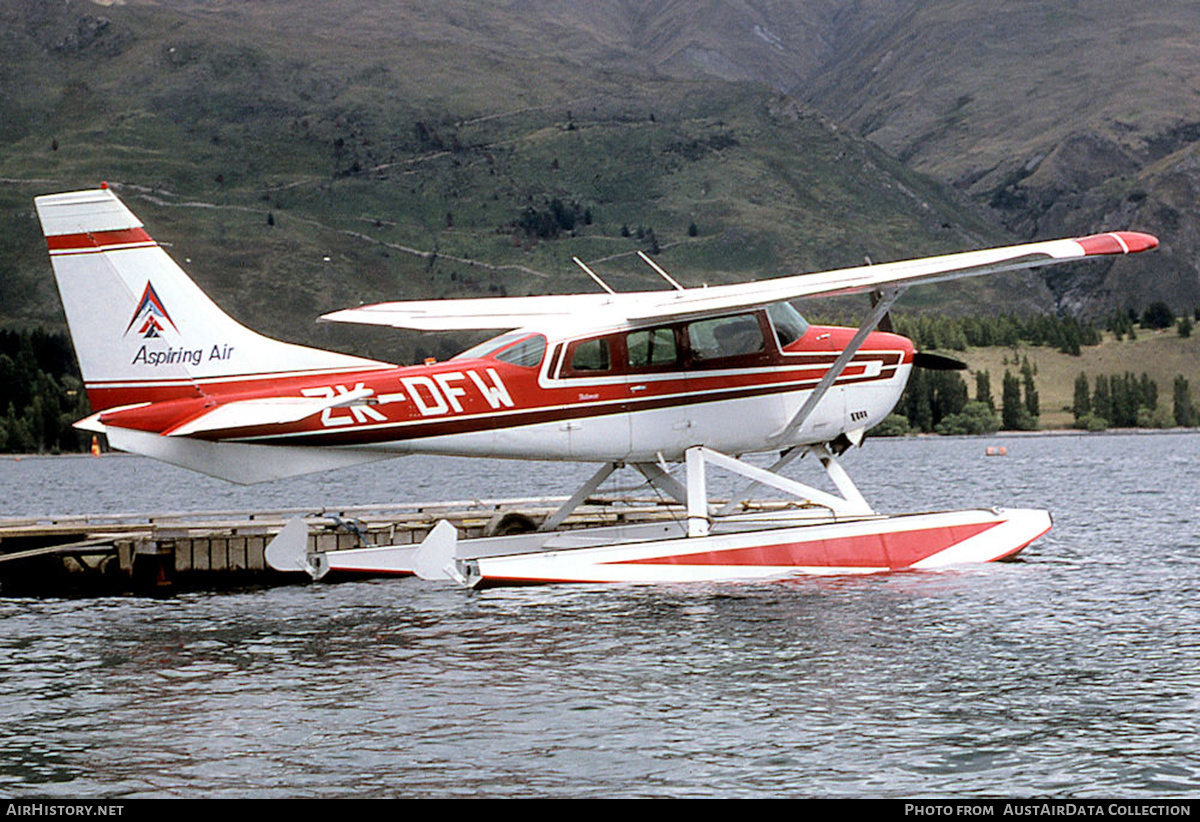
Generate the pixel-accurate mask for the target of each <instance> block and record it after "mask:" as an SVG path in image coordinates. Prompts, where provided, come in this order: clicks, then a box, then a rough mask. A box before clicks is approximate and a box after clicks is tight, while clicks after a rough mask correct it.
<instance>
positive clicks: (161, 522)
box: [0, 497, 774, 596]
mask: <svg viewBox="0 0 1200 822" xmlns="http://www.w3.org/2000/svg"><path fill="white" fill-rule="evenodd" d="M565 499H566V498H565V497H560V498H544V497H543V498H526V499H506V500H458V501H451V502H436V503H412V504H405V505H394V506H384V505H374V506H363V507H357V508H354V507H349V508H338V509H332V508H330V509H321V510H312V509H299V508H297V509H283V510H277V511H260V512H245V511H207V512H185V513H152V514H115V515H96V516H61V517H58V516H56V517H41V518H28V519H15V518H0V596H81V595H82V596H89V595H91V596H95V595H120V594H139V595H170V594H172V593H175V592H178V591H185V590H205V589H207V590H222V589H232V588H238V587H246V586H258V585H280V584H293V583H297V582H307V581H308V576H307V575H305V574H302V573H281V572H278V571H275V570H273V569H271V568H269V567H268V566H267V563H266V560H265V558H264V553H265V550H266V547H267V545H268V544H269V543H270V541H271V540H272V539H273V538H274V537H275V535H276V534H278V533H279V531H280V530H281V529H282V528H283V527H284V526H285V525H286V524H287V523H288V522H290V521H292V520H293V519H295V518H296V517H302V518H303V519H304V521H305V522H306V524H307V525H308V540H309V548H310V550H314V551H337V550H342V549H347V548H361V547H366V546H371V545H395V544H405V543H414V542H420V541H421V540H423V539H424V538H425V535H426V534H427V533H428V532H429V531H430V529H432V528H433V526H434V525H435V524H436V523H437V522H438V521H439V520H442V519H445V520H449V521H450V522H451V523H452V524H453V525H454V526H455V527H456V528H458V530H459V534H460V536H461V537H462V538H464V539H469V538H471V537H478V536H490V535H494V534H504V533H515V532H518V531H528V530H533V529H534V528H536V527H537V525H538V524H539V523H541V522H542V521H543V520H544V519H545V518H546V517H547V516H549V515H550V514H551V513H552V512H553V511H554V510H556V509H557V508H558V506H559V505H560V504H561V503H562V502H563V501H564V500H565ZM766 505H771V504H770V503H767V504H766ZM772 507H774V506H772ZM683 516H684V513H683V509H682V507H681V506H678V505H674V504H665V503H663V502H662V501H660V500H639V499H627V498H616V499H590V500H588V502H587V503H586V504H584V505H582V506H580V507H579V508H578V509H576V511H575V513H573V514H572V515H571V517H570V518H568V520H567V521H566V523H564V524H563V526H562V527H564V528H580V527H588V526H595V525H613V524H618V523H623V522H646V521H651V520H656V519H657V520H661V519H668V518H670V519H673V518H682V517H683Z"/></svg>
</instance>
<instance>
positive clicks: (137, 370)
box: [35, 187, 387, 410]
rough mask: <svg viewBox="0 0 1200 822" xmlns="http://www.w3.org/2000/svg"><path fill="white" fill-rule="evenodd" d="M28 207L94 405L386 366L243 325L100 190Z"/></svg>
mask: <svg viewBox="0 0 1200 822" xmlns="http://www.w3.org/2000/svg"><path fill="white" fill-rule="evenodd" d="M35 203H36V205H37V212H38V217H39V219H40V220H41V223H42V230H43V233H44V234H45V235H46V244H47V246H48V247H49V250H50V260H51V263H52V265H53V267H54V275H55V279H56V281H57V283H58V291H59V294H60V296H61V297H62V302H63V308H64V309H65V311H66V315H67V325H68V327H69V329H70V332H71V339H72V341H73V343H74V345H75V352H76V355H77V356H78V358H79V366H80V369H81V370H82V372H83V379H84V383H85V385H86V386H87V390H88V398H89V400H91V403H92V407H93V409H94V410H101V409H104V408H111V407H114V406H118V405H130V404H134V403H139V402H153V401H158V400H165V399H172V398H176V397H185V396H195V395H196V392H197V391H203V390H210V391H211V390H214V389H216V390H219V389H220V387H221V386H223V385H229V384H236V383H239V382H245V381H247V380H253V379H257V378H267V377H278V376H279V375H281V374H289V375H290V374H295V375H297V376H299V375H302V374H307V373H313V372H318V373H319V372H324V371H331V372H337V371H346V370H367V369H372V368H378V367H387V364H386V363H380V362H376V361H373V360H365V359H361V358H358V357H351V356H348V355H344V354H338V353H335V352H331V351H322V350H320V349H314V348H308V347H305V346H301V345H293V344H291V343H285V342H281V341H279V340H274V339H271V338H269V337H264V336H262V335H260V334H257V333H256V332H254V331H251V330H250V329H248V328H246V327H245V326H243V325H241V324H240V323H238V322H237V321H236V320H234V319H233V318H232V317H230V316H229V315H228V314H226V313H225V312H224V311H222V310H221V309H220V308H219V307H218V306H217V305H216V304H215V303H214V302H213V301H212V300H211V299H209V298H208V296H207V295H206V294H205V293H204V292H203V291H201V290H200V288H199V287H198V286H197V285H196V284H195V283H194V282H193V281H192V280H191V278H190V277H188V275H187V274H186V273H185V272H184V271H183V269H182V268H180V267H179V266H178V265H177V264H176V263H175V261H174V260H172V259H171V257H170V256H169V255H168V254H167V253H166V252H165V251H164V250H163V249H162V248H161V247H160V246H159V245H158V243H156V242H155V241H154V240H153V239H151V237H150V235H149V234H147V233H146V231H145V229H144V227H143V225H142V223H141V221H140V220H138V219H137V217H136V216H134V214H133V212H131V211H130V210H129V209H128V208H126V207H125V205H124V204H123V203H122V202H121V201H120V200H119V199H118V198H117V196H116V195H115V194H114V193H113V192H112V191H111V190H110V189H108V188H107V187H104V188H100V189H96V190H93V191H76V192H70V193H65V194H52V195H47V196H44V197H38V198H36V200H35Z"/></svg>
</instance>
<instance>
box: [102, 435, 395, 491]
mask: <svg viewBox="0 0 1200 822" xmlns="http://www.w3.org/2000/svg"><path fill="white" fill-rule="evenodd" d="M105 433H107V434H108V442H109V444H110V445H111V446H112V447H113V448H116V449H118V450H121V451H128V452H130V453H132V454H141V455H142V456H146V457H153V458H154V459H156V460H161V461H163V462H169V463H171V464H172V465H178V466H180V467H182V468H189V469H191V470H193V471H199V472H200V473H202V474H208V475H209V476H210V477H220V478H221V479H226V480H229V481H230V482H236V483H239V484H241V485H252V484H254V483H256V482H269V481H271V480H277V479H282V478H284V477H297V476H301V475H302V474H312V473H315V472H317V471H327V470H330V469H333V468H345V467H347V466H350V465H360V464H362V463H366V462H375V461H377V460H383V459H390V458H392V457H394V456H396V455H395V454H390V453H386V452H381V451H367V450H358V449H348V448H347V449H334V448H307V447H306V448H291V447H287V446H276V445H248V444H244V443H231V442H205V441H204V440H194V439H188V438H187V437H164V436H161V435H159V434H152V433H150V432H148V431H135V430H133V429H131V428H115V427H113V426H108V427H107V428H106V429H105Z"/></svg>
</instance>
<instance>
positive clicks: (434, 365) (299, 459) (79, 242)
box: [36, 186, 1158, 585]
mask: <svg viewBox="0 0 1200 822" xmlns="http://www.w3.org/2000/svg"><path fill="white" fill-rule="evenodd" d="M36 206H37V212H38V216H39V218H40V220H41V224H42V228H43V231H44V233H45V236H46V241H47V245H48V246H49V251H50V258H51V262H52V265H53V268H54V274H55V277H56V279H57V283H58V289H59V293H60V294H61V296H62V302H63V306H64V308H65V311H66V317H67V323H68V326H69V329H70V333H71V337H72V341H73V343H74V346H75V350H76V353H77V355H78V358H79V364H80V368H81V370H82V373H83V379H84V383H85V385H86V389H87V393H88V398H89V399H90V401H91V404H92V408H93V409H94V410H95V413H94V414H93V415H92V416H90V417H88V418H87V419H85V420H82V421H81V422H79V423H77V425H78V426H79V427H81V428H83V429H86V430H90V431H97V432H103V433H104V434H105V435H106V436H107V437H108V441H109V443H110V445H111V446H112V447H114V448H117V449H120V450H124V451H129V452H133V453H136V454H143V455H145V456H149V457H153V458H154V459H158V460H163V461H165V462H168V463H172V464H175V465H180V466H184V467H186V468H189V469H193V470H196V471H200V472H203V473H205V474H209V475H212V476H216V477H223V478H225V479H227V480H232V481H233V482H239V483H253V482H262V481H267V480H274V479H278V478H281V477H287V476H292V475H297V474H303V473H308V472H313V471H321V470H325V469H332V468H338V467H343V466H348V465H354V464H358V463H365V462H370V461H374V460H382V459H388V458H392V457H397V456H401V455H404V454H417V453H422V454H439V455H452V456H464V457H502V458H509V459H515V460H570V461H580V462H587V463H596V464H598V468H597V470H596V472H595V473H594V474H593V475H592V476H591V478H590V479H588V480H587V481H586V482H585V483H583V485H582V486H581V487H580V488H579V489H578V490H577V491H576V492H575V493H574V494H572V495H571V497H570V498H569V499H567V500H566V501H565V502H563V503H562V505H561V507H560V508H558V510H557V511H555V512H554V513H552V514H551V515H549V516H548V517H546V518H545V520H544V521H543V522H541V523H540V524H537V525H536V530H531V531H527V532H525V533H518V534H508V535H503V536H491V537H481V538H474V539H460V538H459V535H458V532H457V531H456V529H455V528H454V527H453V526H452V525H451V524H450V523H449V522H446V521H442V522H439V523H438V524H437V525H436V526H435V527H434V528H433V529H432V530H431V531H430V532H429V534H428V536H427V537H426V538H425V540H424V542H422V543H420V544H417V545H394V546H377V547H370V548H360V549H352V550H345V551H337V552H328V553H309V552H308V550H307V532H306V531H305V530H304V529H303V527H302V523H301V524H300V525H297V526H295V527H293V526H292V525H289V526H288V527H287V528H285V529H284V531H283V532H281V534H280V535H279V537H278V538H277V539H276V540H275V542H274V543H273V544H272V545H271V547H270V549H269V550H268V560H269V561H270V562H271V563H272V564H273V565H274V566H276V567H278V568H281V569H288V570H298V569H307V570H308V571H309V572H310V573H312V574H313V576H315V577H319V576H322V575H323V574H325V573H327V572H328V571H330V570H334V571H344V572H363V573H396V574H417V575H419V576H422V577H424V578H434V579H446V578H450V579H455V580H457V581H459V582H460V583H462V584H465V585H478V584H497V583H517V582H552V581H577V582H686V581H711V580H754V579H777V578H785V577H791V576H796V575H802V574H847V573H871V572H880V571H888V570H896V569H904V568H913V569H924V568H939V567H944V566H947V565H952V564H958V563H973V562H988V561H992V560H998V559H1002V558H1005V557H1010V556H1013V555H1015V554H1016V553H1018V552H1019V551H1021V550H1022V549H1023V548H1025V547H1026V546H1027V545H1029V544H1030V543H1031V542H1033V541H1034V540H1035V539H1037V538H1038V537H1039V536H1041V535H1042V534H1044V533H1045V532H1046V531H1047V530H1049V528H1050V524H1051V521H1050V515H1049V514H1048V513H1047V512H1046V511H1041V510H1028V509H1008V510H1005V509H997V508H979V509H971V510H961V511H941V512H934V513H911V514H881V513H879V512H877V511H876V510H875V509H874V508H872V506H871V505H870V504H869V503H868V502H867V500H866V499H864V497H863V495H862V494H861V493H860V492H859V491H858V489H857V487H856V486H855V485H854V483H853V481H852V480H851V479H850V477H849V475H848V474H847V473H846V471H845V470H844V468H843V466H842V465H841V464H840V462H839V460H838V457H839V455H840V454H841V453H842V452H843V451H844V450H845V449H846V448H847V447H849V446H850V445H852V444H858V443H860V442H861V441H862V438H863V435H864V433H865V432H866V431H867V430H868V429H870V428H871V427H872V426H874V425H876V424H878V423H879V422H881V421H882V420H883V419H884V417H886V416H887V415H888V413H889V412H890V411H891V410H892V408H893V407H894V406H895V404H896V402H897V401H898V400H899V398H900V394H901V391H902V390H903V389H904V385H905V382H906V381H907V379H908V376H909V372H910V370H911V369H912V368H913V367H914V363H919V360H920V357H921V354H920V353H918V352H916V351H914V347H913V343H912V342H911V341H910V340H908V339H906V338H904V337H902V336H899V335H896V334H893V333H889V332H885V331H880V330H877V329H878V326H879V324H880V321H881V320H883V318H884V317H885V315H886V314H887V312H888V310H889V308H890V307H891V306H892V304H893V303H894V302H895V301H896V299H897V298H898V297H899V296H900V295H901V294H902V293H903V292H904V291H905V290H906V289H907V288H909V287H910V286H913V285H918V284H927V283H937V282H943V281H947V280H953V279H958V278H962V277H974V276H979V275H983V274H991V273H995V272H1000V271H1011V270H1016V269H1029V268H1035V267H1039V266H1045V265H1054V264H1059V263H1066V262H1070V261H1074V260H1080V259H1084V258H1091V257H1102V256H1108V255H1119V254H1134V253H1138V252H1142V251H1146V250H1148V249H1152V248H1154V247H1156V246H1157V245H1158V241H1157V239H1156V238H1154V237H1153V236H1150V235H1148V234H1141V233H1137V232H1130V231H1117V232H1111V233H1106V234H1096V235H1092V236H1087V237H1078V238H1073V239H1061V240H1052V241H1046V242H1035V243H1029V244H1025V245H1016V246H1009V247H1005V248H994V249H987V250H980V251H969V252H964V253H957V254H949V255H944V256H938V257H929V258H924V259H917V260H909V261H903V262H892V263H884V264H878V265H866V266H861V267H855V268H847V269H841V270H836V271H826V272H821V273H813V274H802V275H798V276H786V277H780V278H775V279H767V280H760V281H757V282H749V283H742V284H737V285H719V286H712V287H704V288H685V287H683V286H682V285H680V284H679V283H678V282H677V281H676V280H675V279H674V278H672V277H671V276H670V275H669V274H668V273H667V272H665V271H664V270H662V269H661V268H660V267H659V266H658V265H657V264H655V263H654V262H653V260H650V259H649V258H648V257H647V258H645V259H646V260H647V262H648V263H649V264H650V265H652V266H653V267H654V270H655V271H656V272H657V273H658V274H659V275H661V276H662V277H663V279H664V281H665V284H664V287H663V288H660V289H658V290H651V291H639V292H622V293H617V292H614V291H613V290H612V289H611V288H609V287H608V286H607V285H606V284H605V283H604V281H603V280H602V279H601V278H600V277H599V276H598V275H597V274H596V273H595V272H594V271H592V270H591V269H590V268H588V267H587V266H586V265H585V264H583V263H582V262H580V261H578V260H576V261H577V262H579V263H580V266H581V267H582V268H583V269H584V270H585V271H586V272H587V273H588V274H589V276H591V277H592V278H593V279H595V280H596V282H597V284H598V285H599V287H600V290H598V291H597V292H596V293H585V294H571V295H545V296H530V297H499V298H484V299H460V300H432V301H410V302H389V303H381V304H377V305H367V306H363V307H360V308H351V309H347V310H344V311H337V312H334V313H332V314H329V315H326V316H325V317H323V318H322V319H324V320H329V321H334V322H356V323H367V324H373V325H382V326H393V327H398V328H409V329H418V330H425V331H446V330H465V329H493V330H496V331H499V332H503V333H500V334H499V336H496V337H494V338H493V339H490V340H488V341H487V342H484V343H482V344H480V345H477V346H475V347H473V348H471V349H469V350H467V351H464V352H463V353H461V354H459V355H458V356H456V357H453V358H452V359H450V360H447V361H445V362H430V363H427V364H424V365H416V366H397V365H394V364H391V363H385V362H379V361H376V360H371V359H363V358H359V357H354V356H349V355H346V354H341V353H336V352H331V351H323V350H319V349H314V348H309V347H305V346H301V345H294V344H291V343H286V342H282V341H279V340H274V339H270V338H267V337H264V336H261V335H259V334H257V333H255V332H254V331H251V330H250V329H248V328H246V327H244V326H242V325H241V324H239V323H237V322H236V321H234V320H233V319H232V318H231V317H229V316H228V315H227V314H225V313H224V312H223V311H222V310H221V309H220V308H218V307H217V305H216V304H215V303H214V302H213V301H212V300H210V299H209V298H208V296H207V295H205V294H204V292H203V291H201V290H200V288H199V287H198V286H197V285H196V284H195V283H194V282H193V281H192V280H191V279H190V278H189V277H188V276H187V274H186V273H185V272H184V271H183V269H181V268H180V267H179V266H178V265H177V264H176V263H175V262H174V261H173V260H172V259H171V257H170V256H169V255H168V254H167V252H166V251H164V250H163V248H162V247H161V246H160V245H159V244H158V243H156V242H155V241H154V240H153V239H152V238H151V237H150V235H149V234H148V233H147V232H146V231H145V229H144V227H143V224H142V223H141V222H140V221H139V220H138V219H137V217H135V216H134V214H133V213H132V212H131V211H130V210H129V209H128V208H127V207H126V206H125V205H124V204H123V203H122V202H121V200H120V199H119V198H118V197H117V196H116V194H115V193H114V192H113V191H112V190H111V189H110V188H109V187H108V186H103V187H101V188H99V189H96V190H91V191H77V192H70V193H63V194H53V195H48V196H44V197H38V198H36ZM864 292H865V293H870V294H872V297H873V306H872V308H871V310H870V311H869V313H868V314H867V316H866V318H865V319H864V321H863V322H862V324H861V325H860V326H859V327H858V328H857V329H855V328H836V327H825V326H818V325H812V324H810V323H808V322H807V321H806V320H805V319H804V318H803V316H802V315H801V314H800V313H799V312H798V311H797V310H796V309H795V307H794V306H793V305H792V303H793V301H796V300H800V299H802V298H806V297H815V296H830V295H840V294H854V293H864ZM764 452H773V453H776V454H778V455H779V456H778V459H777V460H776V461H775V462H774V464H773V465H771V466H770V467H768V468H763V467H759V466H756V465H753V464H751V463H748V462H746V461H744V460H743V459H742V457H743V456H744V455H746V454H755V453H764ZM804 455H812V456H813V457H815V458H816V459H815V461H816V462H819V463H820V464H821V465H822V466H823V467H824V469H825V472H826V473H827V475H828V477H829V479H830V480H831V482H832V485H833V487H834V488H836V493H830V492H827V491H823V490H821V489H819V488H816V487H813V486H812V485H809V484H805V483H801V482H799V481H797V480H794V479H790V478H788V477H786V476H783V475H782V474H780V473H779V471H780V470H781V469H782V468H783V467H784V466H786V465H787V464H789V463H790V462H792V461H793V460H795V459H796V458H797V457H800V456H804ZM679 463H682V464H683V466H684V470H683V472H682V474H683V476H682V477H676V476H673V475H672V473H671V466H672V464H679ZM625 466H628V467H631V468H634V469H636V470H637V471H638V472H640V473H641V474H642V475H643V476H644V477H645V480H646V481H647V482H648V483H649V484H650V485H651V486H653V487H654V488H655V489H657V491H658V492H659V493H661V494H664V495H666V496H667V497H670V498H671V499H673V500H675V501H676V502H677V503H678V504H679V505H680V506H681V513H680V515H679V516H678V517H677V518H676V519H673V520H671V521H668V522H649V523H646V522H641V523H632V524H624V525H615V526H603V527H589V528H582V529H579V528H565V527H564V524H565V523H566V520H567V518H568V516H569V515H570V514H571V513H572V512H573V511H575V510H576V509H577V508H578V506H579V505H581V504H582V503H583V502H584V501H585V500H586V499H587V498H588V497H589V496H590V495H592V494H594V493H595V492H596V490H597V489H598V488H599V487H600V486H601V484H602V483H603V482H605V480H606V479H608V477H609V476H610V475H611V474H612V473H613V472H614V471H616V470H617V469H618V468H621V467H625ZM708 468H719V469H722V470H725V471H730V472H733V473H735V474H738V475H742V476H743V477H744V478H745V480H746V481H747V484H746V487H745V488H744V489H743V491H742V492H741V493H740V494H736V495H734V497H733V498H732V499H730V500H729V501H728V502H726V503H724V504H723V505H720V506H718V504H716V503H714V502H711V501H710V499H709V495H708V492H707V481H706V476H707V474H706V472H707V469H708ZM764 485H765V486H769V487H771V488H773V489H775V490H776V491H782V492H784V493H786V494H789V495H791V496H793V497H795V498H796V504H795V505H794V506H793V507H791V508H788V509H786V510H775V511H768V512H754V511H747V510H746V509H745V508H744V507H743V506H742V502H743V501H744V500H746V499H747V498H748V497H749V496H750V495H751V494H752V493H754V492H755V491H756V490H757V489H759V488H761V487H762V486H764Z"/></svg>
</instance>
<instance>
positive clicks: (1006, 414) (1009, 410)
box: [1000, 369, 1023, 431]
mask: <svg viewBox="0 0 1200 822" xmlns="http://www.w3.org/2000/svg"><path fill="white" fill-rule="evenodd" d="M1022 410H1023V409H1022V408H1021V381H1020V380H1019V379H1017V378H1016V377H1015V376H1013V375H1012V374H1011V373H1010V372H1009V371H1008V369H1005V371H1004V383H1003V388H1002V389H1001V392H1000V421H1001V424H1002V425H1003V426H1004V428H1005V429H1006V430H1009V431H1015V430H1017V429H1019V428H1020V427H1021V417H1022V414H1021V411H1022Z"/></svg>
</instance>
